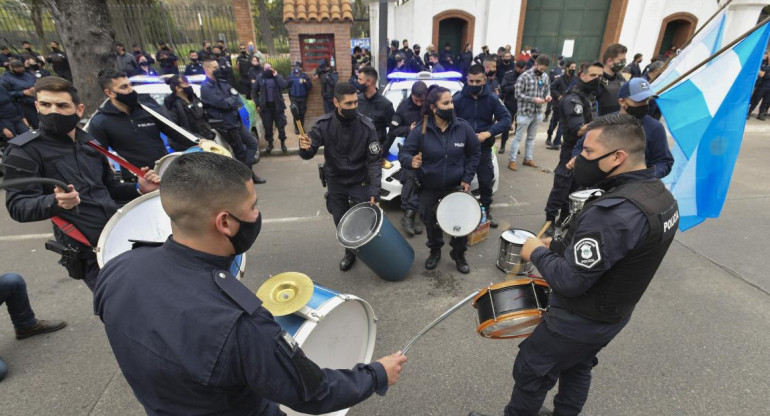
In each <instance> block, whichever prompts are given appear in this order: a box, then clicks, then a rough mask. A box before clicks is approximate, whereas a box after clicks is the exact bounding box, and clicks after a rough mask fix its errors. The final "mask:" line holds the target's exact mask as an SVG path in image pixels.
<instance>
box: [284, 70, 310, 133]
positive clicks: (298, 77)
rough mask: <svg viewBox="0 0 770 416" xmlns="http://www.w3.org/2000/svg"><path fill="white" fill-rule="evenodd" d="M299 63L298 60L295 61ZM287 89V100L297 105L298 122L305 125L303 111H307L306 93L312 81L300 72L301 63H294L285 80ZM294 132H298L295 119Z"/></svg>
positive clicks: (308, 91)
mask: <svg viewBox="0 0 770 416" xmlns="http://www.w3.org/2000/svg"><path fill="white" fill-rule="evenodd" d="M297 63H298V64H299V62H297ZM286 83H287V84H288V89H289V101H291V104H292V105H294V106H296V107H297V112H298V113H299V122H300V123H302V125H303V126H304V125H305V112H307V95H308V94H309V93H310V90H311V89H312V88H313V82H312V81H310V77H309V76H307V74H306V73H304V72H302V65H301V64H300V65H295V66H294V69H293V70H292V72H291V75H290V76H289V79H288V80H287V82H286ZM294 134H299V129H298V128H297V119H295V120H294Z"/></svg>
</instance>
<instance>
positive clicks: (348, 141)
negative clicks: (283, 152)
mask: <svg viewBox="0 0 770 416" xmlns="http://www.w3.org/2000/svg"><path fill="white" fill-rule="evenodd" d="M307 135H308V137H310V140H311V141H312V144H311V145H310V149H308V150H303V149H299V155H300V157H302V158H303V159H305V160H307V159H312V158H313V156H315V154H316V152H318V148H319V147H321V146H323V147H324V160H325V161H326V163H325V164H324V173H325V174H326V179H327V180H328V181H330V182H332V181H333V182H334V183H337V184H340V185H355V184H362V183H368V184H369V196H373V197H375V199H377V198H379V197H380V182H381V180H382V166H381V163H382V161H381V160H382V149H381V148H380V143H379V140H378V139H377V132H376V131H375V129H374V124H372V122H371V121H370V120H369V119H368V118H366V117H363V116H362V115H361V114H359V115H358V117H356V119H355V120H351V121H348V120H342V117H341V116H340V115H339V114H337V111H333V112H329V113H327V114H324V115H322V116H321V117H319V118H318V120H317V121H316V122H315V125H314V126H313V128H312V129H311V130H310V132H308V134H307Z"/></svg>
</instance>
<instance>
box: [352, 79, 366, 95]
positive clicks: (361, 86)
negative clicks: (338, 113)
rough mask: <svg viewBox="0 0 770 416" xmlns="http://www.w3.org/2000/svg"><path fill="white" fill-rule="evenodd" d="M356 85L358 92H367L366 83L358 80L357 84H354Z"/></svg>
mask: <svg viewBox="0 0 770 416" xmlns="http://www.w3.org/2000/svg"><path fill="white" fill-rule="evenodd" d="M353 86H354V87H356V89H357V90H358V92H361V93H364V92H366V84H365V83H364V84H360V83H359V82H358V81H356V83H355V84H353Z"/></svg>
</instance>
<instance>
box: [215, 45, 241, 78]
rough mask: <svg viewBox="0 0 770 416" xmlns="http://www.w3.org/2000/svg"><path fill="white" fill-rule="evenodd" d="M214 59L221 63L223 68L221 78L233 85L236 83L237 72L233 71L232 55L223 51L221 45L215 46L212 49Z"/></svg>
mask: <svg viewBox="0 0 770 416" xmlns="http://www.w3.org/2000/svg"><path fill="white" fill-rule="evenodd" d="M211 54H212V55H213V58H212V59H214V60H216V61H217V64H219V69H220V70H221V79H223V80H225V81H227V83H228V84H230V85H231V86H233V85H235V74H234V72H233V63H232V62H231V61H230V56H229V55H227V53H225V52H224V51H223V48H222V47H220V46H214V47H213V48H212V50H211Z"/></svg>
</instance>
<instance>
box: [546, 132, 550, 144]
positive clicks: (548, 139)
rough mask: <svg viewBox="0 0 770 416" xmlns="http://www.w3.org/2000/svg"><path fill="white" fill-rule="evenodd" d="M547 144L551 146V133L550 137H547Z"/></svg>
mask: <svg viewBox="0 0 770 416" xmlns="http://www.w3.org/2000/svg"><path fill="white" fill-rule="evenodd" d="M545 145H546V146H550V145H551V135H550V134H549V135H548V137H546V138H545Z"/></svg>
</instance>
